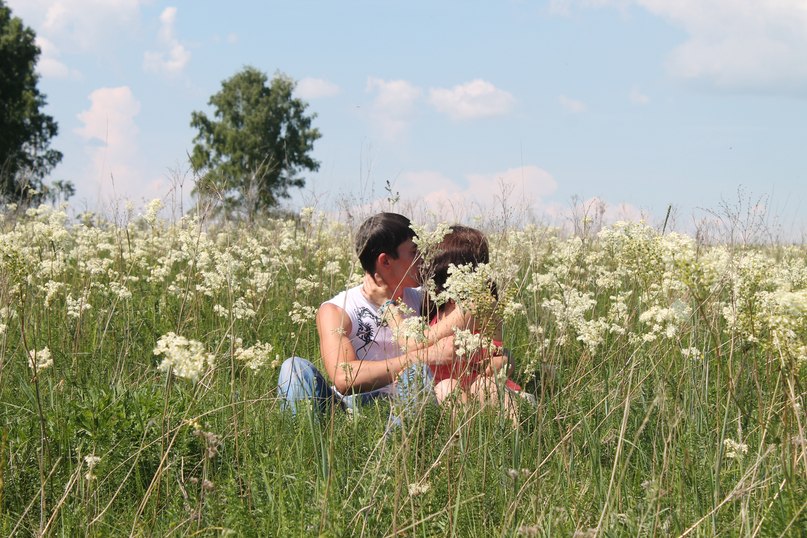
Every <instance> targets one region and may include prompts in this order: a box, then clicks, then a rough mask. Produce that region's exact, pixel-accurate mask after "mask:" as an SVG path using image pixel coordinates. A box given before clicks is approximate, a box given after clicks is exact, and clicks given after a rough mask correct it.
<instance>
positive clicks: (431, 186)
mask: <svg viewBox="0 0 807 538" xmlns="http://www.w3.org/2000/svg"><path fill="white" fill-rule="evenodd" d="M393 189H394V190H397V191H400V193H401V197H402V199H405V200H415V201H416V202H417V203H418V204H420V205H421V207H420V209H423V208H424V207H423V206H425V209H427V210H429V211H432V212H433V213H435V214H437V215H440V216H441V218H443V219H445V220H463V219H464V217H467V216H468V215H469V214H478V213H479V212H480V211H485V210H494V211H495V210H498V209H500V208H501V207H502V206H503V205H507V206H508V207H513V208H515V207H516V206H518V207H519V208H524V207H532V208H533V209H534V208H538V207H540V206H541V204H542V203H543V202H542V200H543V199H544V198H546V197H547V196H549V195H551V194H552V193H554V192H555V191H556V190H557V182H556V181H555V179H554V178H553V177H552V175H551V174H549V172H547V171H546V170H543V169H541V168H539V167H537V166H523V167H519V168H511V169H508V170H505V171H503V172H497V173H493V174H468V175H467V176H466V177H465V181H464V182H458V181H455V180H453V179H451V178H448V177H446V176H444V175H442V174H440V173H439V172H434V171H418V172H406V173H404V174H401V176H400V177H399V178H398V180H397V181H396V182H395V185H394V186H393Z"/></svg>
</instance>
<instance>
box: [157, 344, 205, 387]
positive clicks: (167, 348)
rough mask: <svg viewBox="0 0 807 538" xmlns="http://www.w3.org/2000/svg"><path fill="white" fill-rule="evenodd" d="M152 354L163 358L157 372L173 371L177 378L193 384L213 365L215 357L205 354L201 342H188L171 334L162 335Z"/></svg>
mask: <svg viewBox="0 0 807 538" xmlns="http://www.w3.org/2000/svg"><path fill="white" fill-rule="evenodd" d="M154 354H155V355H163V356H164V357H163V360H162V362H161V363H160V365H159V366H158V367H157V369H158V370H160V371H162V372H168V371H173V372H174V375H176V376H177V377H182V378H184V379H189V380H191V381H194V382H195V381H197V380H198V379H199V377H201V375H202V374H203V373H204V372H205V370H207V369H208V368H211V367H213V365H214V363H215V357H213V355H212V354H210V353H207V352H205V350H204V346H203V345H202V343H201V342H197V341H196V340H189V339H187V338H185V337H183V336H178V335H177V334H174V333H173V332H169V333H168V334H164V335H163V336H161V337H160V339H159V340H157V347H155V348H154Z"/></svg>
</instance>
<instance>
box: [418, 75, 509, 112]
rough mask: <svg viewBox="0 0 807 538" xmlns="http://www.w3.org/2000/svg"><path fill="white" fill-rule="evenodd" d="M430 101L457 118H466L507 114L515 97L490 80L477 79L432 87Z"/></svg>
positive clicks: (438, 108)
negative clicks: (449, 87) (456, 84)
mask: <svg viewBox="0 0 807 538" xmlns="http://www.w3.org/2000/svg"><path fill="white" fill-rule="evenodd" d="M429 102H430V103H431V104H432V106H434V107H435V108H436V109H437V110H438V111H440V112H442V113H444V114H447V115H448V116H449V117H451V118H453V119H455V120H466V119H476V118H486V117H491V116H501V115H503V114H507V113H508V112H510V110H511V109H512V108H513V105H514V104H515V98H514V97H513V96H512V95H511V94H510V93H508V92H506V91H504V90H500V89H499V88H497V87H496V86H494V85H493V84H491V83H490V82H487V81H485V80H481V79H476V80H472V81H471V82H468V83H465V84H460V85H458V86H454V87H453V88H451V89H446V88H432V89H431V90H429Z"/></svg>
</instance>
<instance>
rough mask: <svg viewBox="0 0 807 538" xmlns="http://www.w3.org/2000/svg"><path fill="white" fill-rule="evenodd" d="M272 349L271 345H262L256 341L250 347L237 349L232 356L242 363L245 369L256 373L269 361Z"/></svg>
mask: <svg viewBox="0 0 807 538" xmlns="http://www.w3.org/2000/svg"><path fill="white" fill-rule="evenodd" d="M239 346H240V342H239ZM272 349H273V348H272V344H270V343H268V342H267V343H265V344H264V343H261V342H260V341H258V342H256V343H255V345H253V346H251V347H246V348H245V347H238V349H236V350H235V353H234V354H233V356H234V357H235V359H236V360H238V361H241V362H243V363H244V365H245V366H246V367H247V368H249V369H250V370H252V371H253V372H256V371H258V370H260V369H261V368H263V367H264V366H265V365H266V363H267V362H268V361H269V355H270V354H271V353H272ZM272 364H274V361H273V363H272Z"/></svg>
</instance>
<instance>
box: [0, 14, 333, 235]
mask: <svg viewBox="0 0 807 538" xmlns="http://www.w3.org/2000/svg"><path fill="white" fill-rule="evenodd" d="M40 54H41V50H40V48H39V47H38V46H37V44H36V34H35V33H34V31H33V30H32V29H31V28H30V27H27V26H26V25H25V24H24V23H23V22H22V20H21V19H20V18H19V17H15V16H14V15H13V14H12V12H11V9H10V8H8V7H7V6H6V4H5V2H4V1H3V0H0V200H2V201H4V202H6V203H8V202H14V203H17V204H23V205H33V204H38V203H41V202H43V201H46V200H50V201H52V202H57V201H59V200H67V199H69V198H70V197H71V196H72V195H73V194H75V186H74V184H73V182H72V181H70V180H55V181H52V182H50V183H47V182H46V181H45V180H46V178H48V176H49V175H50V173H51V172H52V171H53V169H54V168H55V167H56V166H57V165H58V164H59V163H60V162H61V160H62V157H63V155H62V153H61V152H60V151H58V150H56V149H53V148H51V141H52V140H53V139H54V138H55V137H56V135H57V134H58V132H59V128H58V124H57V122H56V120H55V119H54V118H53V117H52V116H50V115H48V114H46V113H45V112H44V108H45V106H46V105H47V99H46V96H45V95H44V94H42V93H41V92H40V91H39V89H38V83H39V75H38V74H37V72H36V64H37V61H38V60H39V56H40ZM295 86H296V82H295V81H294V80H293V79H291V78H290V77H288V76H286V75H285V74H283V73H280V72H278V73H275V75H274V76H273V77H272V79H271V80H270V79H269V77H268V76H267V75H266V74H265V73H263V72H261V71H260V70H258V69H256V68H254V67H250V66H247V67H244V68H243V69H241V70H240V71H239V72H237V73H236V74H235V75H233V76H232V77H230V78H228V79H226V80H224V81H223V82H222V84H221V89H220V90H219V91H218V92H216V93H215V94H213V95H212V96H211V97H210V100H209V101H208V105H209V106H210V107H212V109H213V112H212V116H209V115H208V114H206V113H205V112H203V111H195V112H193V113H192V114H191V126H192V127H193V128H194V129H196V130H197V134H196V136H195V137H194V139H193V142H194V146H193V150H192V153H191V155H190V166H191V169H192V171H193V173H194V175H195V176H196V177H197V178H198V181H197V183H196V187H195V188H194V192H193V193H194V195H195V196H197V197H200V198H202V197H204V198H205V199H208V200H212V201H213V202H214V204H213V205H214V207H216V208H217V209H218V210H219V211H220V212H222V213H224V214H227V215H238V216H242V217H246V218H249V219H250V220H251V219H252V218H254V217H255V216H257V215H258V214H261V213H265V212H267V211H269V210H271V209H272V208H274V207H276V206H277V205H278V204H279V203H280V201H281V200H283V199H285V198H288V197H289V196H290V190H291V189H294V188H301V187H303V186H304V185H305V178H304V177H303V175H302V174H303V173H304V172H305V171H310V172H314V171H316V170H318V169H319V162H318V161H316V160H315V159H314V158H313V157H312V156H311V154H312V152H313V149H314V142H315V141H316V140H317V139H319V138H320V137H321V134H320V132H319V130H318V129H317V128H316V127H314V126H313V120H314V119H315V118H316V114H315V113H309V112H308V110H307V109H308V104H307V103H306V102H305V101H303V100H302V99H300V98H297V97H295V96H294V89H295Z"/></svg>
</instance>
